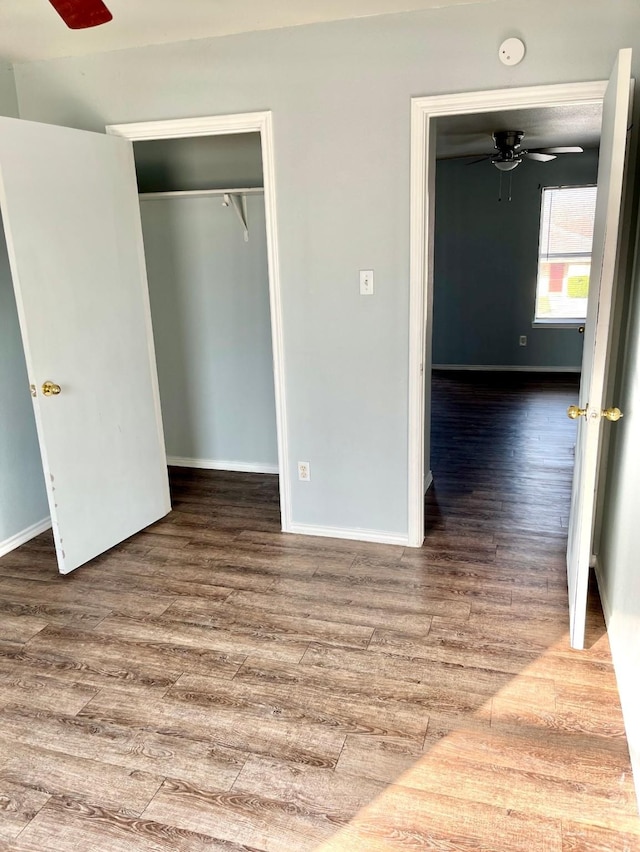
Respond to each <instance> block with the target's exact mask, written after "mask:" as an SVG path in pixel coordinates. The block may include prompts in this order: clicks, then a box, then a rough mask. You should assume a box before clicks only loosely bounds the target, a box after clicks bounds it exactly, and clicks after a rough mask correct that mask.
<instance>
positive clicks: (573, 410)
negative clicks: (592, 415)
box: [567, 405, 587, 420]
mask: <svg viewBox="0 0 640 852" xmlns="http://www.w3.org/2000/svg"><path fill="white" fill-rule="evenodd" d="M586 416H587V409H586V408H578V406H577V405H570V406H569V408H567V417H570V418H571V419H572V420H577V419H578V417H586Z"/></svg>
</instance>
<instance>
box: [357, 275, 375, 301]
mask: <svg viewBox="0 0 640 852" xmlns="http://www.w3.org/2000/svg"><path fill="white" fill-rule="evenodd" d="M360 295H361V296H373V269H361V270H360Z"/></svg>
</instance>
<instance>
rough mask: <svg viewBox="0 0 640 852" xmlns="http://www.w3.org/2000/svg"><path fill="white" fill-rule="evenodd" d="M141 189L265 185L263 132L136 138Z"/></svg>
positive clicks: (166, 189)
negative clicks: (261, 140)
mask: <svg viewBox="0 0 640 852" xmlns="http://www.w3.org/2000/svg"><path fill="white" fill-rule="evenodd" d="M133 149H134V153H135V158H136V174H137V176H138V189H139V190H140V192H167V191H172V190H183V189H223V188H239V187H248V186H262V185H263V177H262V150H261V147H260V134H259V133H231V134H229V135H228V136H193V137H190V138H186V139H151V140H146V141H144V142H134V143H133Z"/></svg>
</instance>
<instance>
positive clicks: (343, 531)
mask: <svg viewBox="0 0 640 852" xmlns="http://www.w3.org/2000/svg"><path fill="white" fill-rule="evenodd" d="M283 532H288V533H296V534H297V535H317V536H321V537H322V538H346V539H349V540H351V541H371V542H374V543H376V544H397V545H399V546H400V547H406V546H407V544H408V541H409V539H408V537H407V536H406V535H399V534H398V533H386V532H381V531H379V530H365V529H360V528H359V527H354V528H351V529H350V528H348V527H316V526H314V525H313V524H290V525H289V528H288V529H286V530H285V529H283Z"/></svg>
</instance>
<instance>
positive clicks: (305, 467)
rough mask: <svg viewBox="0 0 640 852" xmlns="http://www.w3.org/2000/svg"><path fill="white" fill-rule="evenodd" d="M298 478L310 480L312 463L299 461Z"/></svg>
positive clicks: (304, 480) (303, 480)
mask: <svg viewBox="0 0 640 852" xmlns="http://www.w3.org/2000/svg"><path fill="white" fill-rule="evenodd" d="M298 479H299V480H300V481H301V482H309V480H310V479H311V465H310V464H309V462H298Z"/></svg>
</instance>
